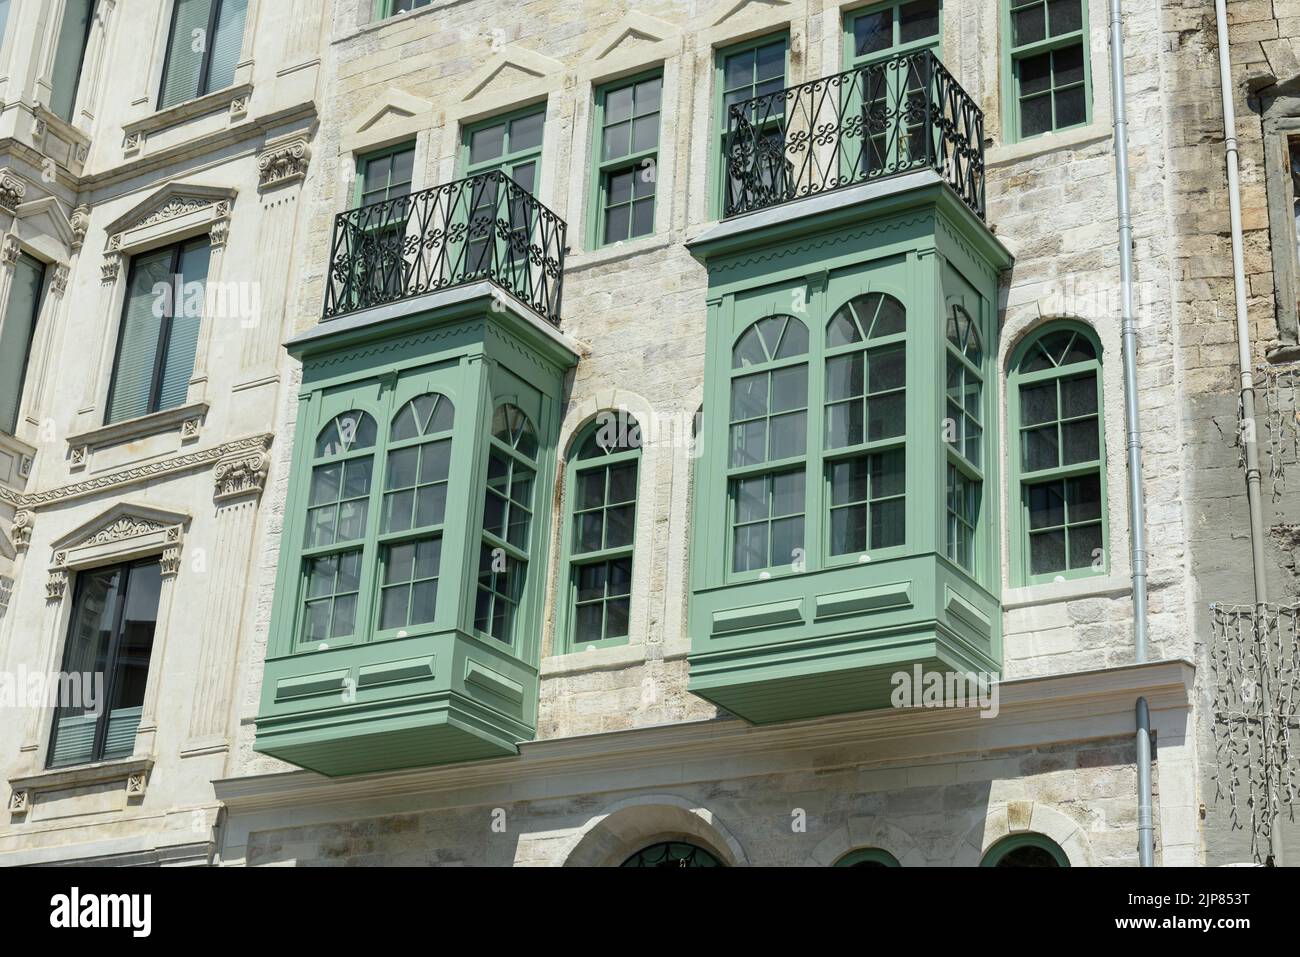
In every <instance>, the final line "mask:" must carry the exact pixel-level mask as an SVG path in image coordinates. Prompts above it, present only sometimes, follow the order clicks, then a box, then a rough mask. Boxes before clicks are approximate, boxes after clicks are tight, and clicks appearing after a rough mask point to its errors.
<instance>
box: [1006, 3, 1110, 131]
mask: <svg viewBox="0 0 1300 957" xmlns="http://www.w3.org/2000/svg"><path fill="white" fill-rule="evenodd" d="M1004 2H1005V3H1006V6H1005V7H1004V8H1003V10H1004V20H1003V23H1004V30H1005V31H1006V34H1007V41H1006V42H1005V43H1004V44H1003V49H1004V50H1005V51H1006V53H1005V54H1004V60H1003V67H1004V73H1005V76H1006V90H1005V96H1004V102H1005V103H1006V104H1007V107H1006V112H1007V117H1008V123H1007V126H1008V128H1007V138H1008V139H1009V140H1011V141H1013V142H1014V141H1016V140H1021V139H1028V138H1029V137H1031V136H1038V135H1040V134H1042V133H1050V132H1052V131H1053V130H1064V129H1069V128H1070V127H1072V126H1082V125H1084V124H1086V123H1087V122H1089V120H1090V119H1091V118H1092V92H1091V90H1092V67H1091V64H1090V63H1089V58H1088V5H1087V3H1085V2H1084V0H1004Z"/></svg>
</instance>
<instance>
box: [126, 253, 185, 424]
mask: <svg viewBox="0 0 1300 957" xmlns="http://www.w3.org/2000/svg"><path fill="white" fill-rule="evenodd" d="M210 253H211V248H210V246H209V244H208V238H207V237H206V236H204V237H202V238H201V239H193V240H189V241H188V242H184V243H178V244H177V245H174V246H168V247H166V248H165V249H160V250H156V251H154V252H149V253H144V254H142V255H139V256H136V257H134V258H133V259H132V260H131V269H130V272H129V275H128V278H127V291H126V303H125V305H124V306H123V309H122V326H121V329H120V331H119V333H118V341H117V358H116V360H115V362H114V366H113V381H112V385H111V386H110V388H109V395H108V415H107V417H106V420H105V422H106V423H112V422H121V421H122V420H124V419H133V418H136V417H137V416H141V415H148V414H149V413H151V412H160V411H162V410H163V409H172V408H175V407H176V406H178V405H184V404H185V397H186V393H187V392H188V390H189V384H190V375H191V374H192V373H193V372H194V353H195V349H196V348H197V346H198V342H199V328H200V325H201V324H202V321H203V304H204V299H205V296H206V288H207V280H208V259H209V255H210Z"/></svg>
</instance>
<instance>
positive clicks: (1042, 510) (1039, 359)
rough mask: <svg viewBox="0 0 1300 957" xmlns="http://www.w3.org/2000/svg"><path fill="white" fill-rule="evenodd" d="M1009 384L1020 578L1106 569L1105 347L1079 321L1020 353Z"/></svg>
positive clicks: (1029, 580) (1055, 327) (1050, 331)
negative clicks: (1102, 349)
mask: <svg viewBox="0 0 1300 957" xmlns="http://www.w3.org/2000/svg"><path fill="white" fill-rule="evenodd" d="M1009 384H1010V388H1009V389H1008V390H1007V391H1008V396H1009V397H1010V400H1011V403H1010V409H1009V410H1008V418H1009V420H1010V423H1011V436H1012V438H1013V439H1014V440H1015V443H1016V444H1015V449H1014V451H1013V453H1012V455H1011V458H1012V461H1013V476H1014V479H1015V484H1013V486H1012V487H1013V488H1015V489H1017V492H1018V495H1019V499H1018V504H1019V507H1018V508H1015V509H1013V510H1012V514H1013V523H1014V528H1015V537H1014V538H1013V542H1014V544H1015V548H1014V550H1013V552H1014V553H1013V562H1012V568H1013V574H1014V575H1015V577H1016V582H1015V583H1016V584H1035V583H1038V582H1044V581H1052V580H1054V579H1055V578H1057V577H1061V578H1079V577H1083V576H1087V575H1094V574H1100V573H1104V572H1105V570H1106V542H1107V529H1106V466H1105V459H1106V449H1105V433H1104V431H1103V424H1102V391H1101V389H1102V387H1101V349H1100V347H1099V345H1098V343H1097V340H1096V338H1095V337H1094V336H1093V334H1092V332H1091V330H1089V329H1088V328H1087V327H1086V326H1084V325H1082V324H1080V323H1075V322H1061V323H1054V324H1052V325H1050V326H1047V327H1046V328H1045V329H1043V330H1042V331H1041V332H1039V333H1037V334H1036V335H1035V336H1033V338H1031V339H1029V340H1028V341H1026V342H1025V343H1024V344H1023V345H1021V347H1020V348H1019V349H1018V350H1016V354H1015V356H1014V357H1013V361H1012V367H1011V376H1010V383H1009Z"/></svg>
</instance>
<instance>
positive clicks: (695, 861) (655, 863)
mask: <svg viewBox="0 0 1300 957" xmlns="http://www.w3.org/2000/svg"><path fill="white" fill-rule="evenodd" d="M621 866H623V867H722V862H721V861H719V860H718V859H717V858H716V857H714V856H713V855H712V854H710V853H709V852H708V851H706V850H705V849H704V848H702V847H699V846H698V845H695V844H688V843H687V842H685V841H660V842H659V843H658V844H651V845H650V846H649V847H644V848H642V849H641V850H639V851H637V852H636V853H635V854H633V855H632V856H631V857H629V858H628V859H627V860H625V861H624V862H623V863H622V865H621Z"/></svg>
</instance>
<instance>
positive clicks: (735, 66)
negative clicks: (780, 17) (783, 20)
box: [709, 32, 790, 219]
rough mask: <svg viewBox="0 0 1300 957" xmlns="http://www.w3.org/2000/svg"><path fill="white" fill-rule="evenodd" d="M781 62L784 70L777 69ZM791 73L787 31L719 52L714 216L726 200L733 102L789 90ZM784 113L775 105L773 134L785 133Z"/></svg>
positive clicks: (711, 184)
mask: <svg viewBox="0 0 1300 957" xmlns="http://www.w3.org/2000/svg"><path fill="white" fill-rule="evenodd" d="M778 64H779V66H780V70H779V72H776V67H777V65H778ZM789 74H790V36H789V34H788V33H785V32H781V33H775V34H773V33H769V34H767V35H766V36H763V37H758V38H756V39H753V40H746V41H745V42H744V43H735V44H732V45H731V46H728V47H724V48H722V49H720V50H718V51H717V54H716V56H715V58H714V67H713V75H714V79H713V107H714V109H713V115H714V117H715V118H716V125H715V130H716V134H715V135H716V137H717V146H716V147H715V149H714V151H713V153H712V154H711V156H710V158H709V197H710V199H709V209H710V212H711V215H712V216H713V218H715V219H717V218H718V217H720V216H721V215H722V213H723V209H724V205H725V203H726V193H727V185H728V183H727V127H728V116H729V112H730V110H731V107H732V105H734V104H736V103H741V102H743V101H745V100H750V99H753V98H754V97H757V96H765V95H766V94H769V93H774V92H776V91H777V90H783V89H785V87H786V86H788V85H789V80H788V77H789ZM780 115H781V113H780V112H777V111H776V110H775V105H774V109H773V111H772V113H771V115H770V117H769V118H768V122H767V123H766V126H767V127H768V128H769V130H770V134H769V135H772V136H780V135H781V131H780V124H779V123H778V118H779V117H780ZM760 132H765V131H760Z"/></svg>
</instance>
